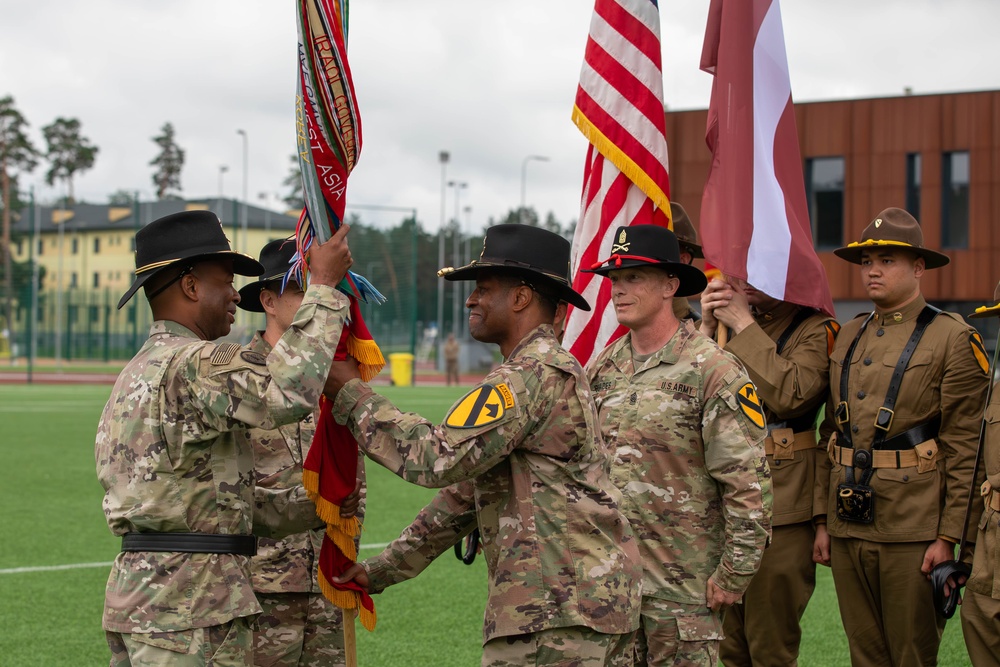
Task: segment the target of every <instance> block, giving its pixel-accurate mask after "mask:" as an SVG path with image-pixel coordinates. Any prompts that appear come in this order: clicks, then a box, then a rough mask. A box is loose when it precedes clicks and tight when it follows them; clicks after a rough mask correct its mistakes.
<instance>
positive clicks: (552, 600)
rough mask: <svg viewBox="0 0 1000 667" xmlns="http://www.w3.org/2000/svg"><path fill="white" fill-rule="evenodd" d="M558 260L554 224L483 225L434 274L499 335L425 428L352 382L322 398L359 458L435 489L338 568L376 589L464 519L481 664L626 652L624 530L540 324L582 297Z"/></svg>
mask: <svg viewBox="0 0 1000 667" xmlns="http://www.w3.org/2000/svg"><path fill="white" fill-rule="evenodd" d="M568 267H569V243H568V242H567V241H566V240H565V239H563V238H561V237H559V236H558V235H556V234H553V233H551V232H548V231H546V230H543V229H539V228H535V227H528V226H526V225H517V224H507V225H497V226H495V227H491V228H490V229H489V230H487V234H486V240H485V242H484V246H483V252H482V254H481V255H480V258H479V259H478V260H477V261H474V262H472V263H471V264H469V265H467V266H465V267H462V268H460V269H457V270H454V269H446V270H445V271H448V273H447V274H446V275H445V277H446V278H448V279H450V280H463V279H464V280H471V279H474V280H476V289H475V290H474V291H473V292H472V294H471V296H469V299H468V300H467V302H466V306H467V307H468V308H469V309H470V313H469V331H470V333H471V334H472V336H473V337H474V338H475V339H476V340H479V341H483V342H489V343H496V344H497V345H499V347H500V351H501V353H503V355H504V358H505V362H504V363H503V364H502V365H501V366H500V367H499V368H497V369H496V370H494V371H493V372H492V373H490V374H489V375H488V376H487V377H486V379H485V381H484V383H483V384H482V385H480V386H479V387H477V388H475V389H474V390H473V391H472V392H471V393H469V394H468V395H467V396H466V397H465V398H462V399H460V400H459V401H458V403H456V404H455V406H454V407H452V408H451V410H450V411H449V413H448V415H447V417H446V418H445V420H444V422H443V423H442V424H439V425H434V424H431V423H429V422H428V421H427V420H425V419H422V418H421V417H420V416H419V415H415V414H404V413H401V412H399V411H398V410H397V409H396V408H395V407H393V405H392V404H390V403H389V402H388V401H387V400H386V399H384V398H382V397H380V396H378V395H377V394H374V393H373V392H372V390H371V388H370V387H368V386H367V385H366V384H364V383H363V382H360V381H359V380H357V379H353V380H350V381H349V382H347V384H346V385H345V386H344V387H343V389H341V390H340V392H339V394H338V395H337V398H336V400H335V403H334V408H333V412H334V415H335V417H336V419H337V421H338V422H340V423H346V424H347V425H348V426H349V427H350V428H351V430H352V432H353V433H354V435H355V436H356V437H357V439H358V442H359V444H360V446H361V447H362V448H363V449H364V450H365V453H366V454H367V455H368V456H369V457H370V458H372V459H373V460H375V461H377V462H378V463H379V464H381V465H383V466H385V467H386V468H388V469H389V470H390V471H392V472H394V473H395V474H397V475H399V476H400V477H402V478H403V479H406V480H408V481H410V482H413V483H415V484H419V485H421V486H427V487H446V488H444V489H443V490H442V491H441V492H440V493H439V494H438V495H437V496H436V497H435V498H434V499H433V501H432V502H431V503H430V504H429V505H428V506H427V507H425V508H424V509H423V510H422V511H421V512H420V514H419V515H418V516H417V518H416V520H415V521H414V522H413V523H412V524H411V525H410V526H409V527H408V528H407V529H406V530H405V531H403V534H402V535H401V536H400V537H399V539H397V540H396V541H395V542H393V543H392V544H391V545H390V546H389V547H387V548H386V549H385V550H384V551H383V552H382V553H381V554H380V555H378V556H376V557H374V558H370V559H368V560H366V561H364V562H363V563H362V564H359V565H356V566H354V567H353V568H352V569H351V570H349V571H348V572H347V573H345V576H344V577H343V580H347V579H351V578H353V579H354V580H355V581H357V582H358V583H360V584H362V585H364V586H367V587H368V589H369V590H370V591H372V592H377V591H381V590H383V589H385V588H386V587H387V586H390V585H392V584H396V583H399V582H401V581H404V580H406V579H409V578H411V577H414V576H416V575H417V574H418V573H420V572H421V571H423V569H424V568H425V567H426V566H427V565H428V564H429V563H430V562H431V561H432V560H433V559H434V558H436V557H437V556H438V555H440V554H441V553H444V552H445V551H446V550H448V549H449V548H450V547H451V546H453V545H454V544H455V543H456V542H458V541H459V540H460V539H461V538H462V537H463V536H464V535H466V534H468V533H469V532H470V531H472V529H473V528H475V527H477V526H478V528H479V530H480V531H481V534H482V540H483V553H484V555H485V558H486V564H487V570H488V573H489V592H488V599H487V603H486V618H485V625H484V628H483V640H484V647H483V660H482V663H483V665H489V666H491V667H501V666H514V665H517V666H521V665H570V664H572V665H580V666H594V667H597V666H599V665H611V666H618V665H630V664H631V647H632V638H633V634H634V631H635V629H636V627H637V625H638V620H639V616H638V612H639V595H638V591H639V584H640V580H641V565H640V563H639V560H638V551H637V550H636V542H635V539H634V537H633V535H632V532H631V530H630V528H629V525H628V521H627V520H626V519H625V517H624V516H623V515H622V513H621V511H620V510H619V509H618V500H619V495H618V494H617V493H616V492H615V490H614V487H613V486H612V485H611V483H610V480H609V479H608V476H607V466H608V455H609V452H608V451H607V448H606V447H605V445H604V443H603V441H602V440H601V437H600V431H599V430H598V424H597V413H596V411H595V410H594V405H593V401H592V399H591V397H590V391H589V389H588V387H587V383H586V379H585V378H584V375H583V369H582V368H581V367H580V364H579V363H578V362H577V361H576V360H575V359H574V358H573V357H572V356H570V355H569V354H568V353H567V352H566V351H565V350H563V349H562V347H560V346H559V344H558V342H557V341H556V338H555V336H554V332H553V327H552V324H551V323H552V322H553V321H554V320H555V319H556V317H555V315H556V307H557V303H558V302H560V301H567V302H569V303H571V304H573V305H574V306H576V307H578V308H583V309H589V306H588V305H587V302H586V301H585V300H584V299H583V297H582V296H580V295H579V294H577V293H576V292H574V291H573V290H572V289H571V288H570V287H569V281H568V280H567V278H566V273H567V270H568ZM335 366H339V364H335ZM333 374H334V375H335V374H337V369H336V368H335V369H334V371H333ZM352 377H355V375H354V374H350V373H347V374H345V379H350V378H352Z"/></svg>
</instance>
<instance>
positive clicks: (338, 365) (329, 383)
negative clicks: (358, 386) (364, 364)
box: [323, 356, 361, 401]
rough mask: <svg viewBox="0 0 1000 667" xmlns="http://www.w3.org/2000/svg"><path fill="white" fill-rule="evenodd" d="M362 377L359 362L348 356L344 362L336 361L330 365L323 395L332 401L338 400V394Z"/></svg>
mask: <svg viewBox="0 0 1000 667" xmlns="http://www.w3.org/2000/svg"><path fill="white" fill-rule="evenodd" d="M360 377H361V371H360V369H359V368H358V360H357V359H355V358H354V357H351V356H348V357H347V359H345V360H344V361H334V362H333V363H332V364H330V372H329V373H327V375H326V384H325V385H324V386H323V394H324V395H325V396H326V397H327V398H329V399H330V400H331V401H335V400H337V394H338V393H339V392H340V390H341V389H342V388H343V387H344V385H345V384H347V383H348V382H350V381H351V380H354V379H355V378H360Z"/></svg>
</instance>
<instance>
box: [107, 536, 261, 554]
mask: <svg viewBox="0 0 1000 667" xmlns="http://www.w3.org/2000/svg"><path fill="white" fill-rule="evenodd" d="M122 551H178V552H183V553H195V554H238V555H240V556H253V555H256V553H257V538H256V537H254V536H253V535H218V534H215V533H125V534H124V535H123V536H122Z"/></svg>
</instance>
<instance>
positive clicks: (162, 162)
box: [149, 123, 184, 199]
mask: <svg viewBox="0 0 1000 667" xmlns="http://www.w3.org/2000/svg"><path fill="white" fill-rule="evenodd" d="M153 142H154V143H155V144H156V145H157V146H159V147H160V153H159V155H157V156H156V157H155V158H153V159H152V161H150V163H149V164H150V165H151V166H153V167H156V171H155V172H154V173H153V185H155V186H156V198H157V199H166V198H167V197H168V194H169V193H170V191H171V190H176V191H177V192H178V193H179V192H180V191H181V190H182V188H181V170H182V169H183V168H184V149H182V148H181V147H180V146H178V145H177V142H176V141H175V140H174V126H173V124H172V123H164V124H163V127H161V128H160V136H158V137H153Z"/></svg>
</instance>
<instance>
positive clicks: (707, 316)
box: [700, 278, 729, 338]
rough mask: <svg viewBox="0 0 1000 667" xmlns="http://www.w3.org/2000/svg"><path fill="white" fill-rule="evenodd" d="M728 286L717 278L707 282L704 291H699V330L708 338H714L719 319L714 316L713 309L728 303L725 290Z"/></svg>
mask: <svg viewBox="0 0 1000 667" xmlns="http://www.w3.org/2000/svg"><path fill="white" fill-rule="evenodd" d="M728 287H729V286H728V285H726V283H724V282H722V281H721V280H719V279H718V278H712V280H710V281H709V282H708V286H707V287H706V288H705V291H704V292H702V293H701V327H700V329H701V332H702V333H703V334H705V335H706V336H708V337H709V338H715V332H716V330H717V329H718V328H719V321H718V320H717V319H716V318H715V312H714V311H715V309H716V308H718V307H720V306H724V305H726V304H728V303H729V299H728V298H727V297H726V290H727V288H728Z"/></svg>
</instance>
